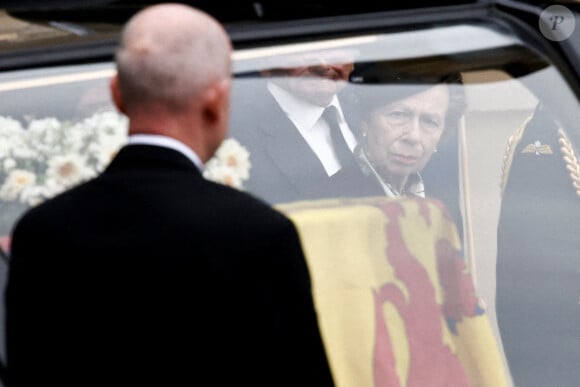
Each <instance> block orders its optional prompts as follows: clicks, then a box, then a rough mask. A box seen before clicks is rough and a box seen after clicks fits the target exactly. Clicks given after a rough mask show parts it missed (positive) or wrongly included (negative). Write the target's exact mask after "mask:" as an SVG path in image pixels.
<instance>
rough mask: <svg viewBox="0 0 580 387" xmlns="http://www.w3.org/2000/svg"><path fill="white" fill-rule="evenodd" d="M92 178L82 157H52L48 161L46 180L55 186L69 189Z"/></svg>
mask: <svg viewBox="0 0 580 387" xmlns="http://www.w3.org/2000/svg"><path fill="white" fill-rule="evenodd" d="M91 176H93V171H92V170H91V168H89V167H88V166H87V164H86V161H85V159H84V157H82V156H81V155H77V154H69V155H64V156H54V157H52V158H51V159H50V160H48V168H47V170H46V178H47V179H48V180H51V179H53V180H54V181H55V182H56V183H57V184H59V185H63V186H65V187H71V186H73V185H76V184H78V183H80V182H82V181H84V180H87V179H88V178H90V177H91Z"/></svg>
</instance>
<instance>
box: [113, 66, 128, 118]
mask: <svg viewBox="0 0 580 387" xmlns="http://www.w3.org/2000/svg"><path fill="white" fill-rule="evenodd" d="M109 88H110V89H111V97H112V98H113V102H114V103H115V106H116V107H117V109H119V111H120V112H121V113H123V114H125V113H126V111H125V104H124V103H123V97H122V96H121V90H120V89H119V77H118V76H117V75H116V74H115V75H114V76H113V78H111V81H110V82H109Z"/></svg>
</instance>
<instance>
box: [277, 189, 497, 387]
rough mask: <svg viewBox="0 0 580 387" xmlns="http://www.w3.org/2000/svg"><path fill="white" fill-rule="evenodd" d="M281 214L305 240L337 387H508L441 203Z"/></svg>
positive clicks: (316, 207)
mask: <svg viewBox="0 0 580 387" xmlns="http://www.w3.org/2000/svg"><path fill="white" fill-rule="evenodd" d="M279 209H280V210H282V211H283V212H285V213H286V214H287V215H288V216H289V217H290V218H291V219H292V220H293V221H294V223H295V224H296V226H297V228H298V231H299V234H300V237H301V239H302V243H303V247H304V250H305V253H306V256H307V260H308V266H309V269H310V272H311V277H312V286H313V295H314V301H315V304H316V309H317V312H318V318H319V323H320V327H321V331H322V336H323V339H324V342H325V346H326V349H327V352H328V357H329V361H330V365H331V368H332V371H333V374H334V378H335V382H336V385H337V386H338V387H387V386H408V387H425V386H490V387H491V386H493V387H500V386H507V385H508V383H507V379H506V372H505V368H504V365H503V360H502V357H501V353H500V351H499V347H498V344H497V342H496V339H495V337H494V335H493V331H492V329H491V325H490V323H489V320H488V317H487V315H486V314H485V312H484V310H483V308H482V307H481V306H480V303H479V299H478V297H477V295H476V294H475V289H474V285H473V281H472V276H471V273H470V272H469V270H468V267H467V266H466V263H465V260H464V258H463V253H462V249H461V242H460V238H459V235H458V234H457V231H456V228H455V225H454V223H453V220H452V219H451V217H450V216H449V215H448V213H447V211H446V209H445V208H444V207H443V205H442V204H440V202H438V201H435V200H431V199H400V200H394V199H385V198H368V199H366V198H365V199H339V200H328V201H326V200H325V201H311V202H298V203H293V204H286V205H281V206H279Z"/></svg>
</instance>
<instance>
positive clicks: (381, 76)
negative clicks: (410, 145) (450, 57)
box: [353, 69, 467, 138]
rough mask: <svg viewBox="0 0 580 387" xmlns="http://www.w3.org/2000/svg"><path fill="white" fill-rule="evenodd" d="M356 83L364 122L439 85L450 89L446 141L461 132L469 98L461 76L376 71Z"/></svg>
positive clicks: (453, 74) (358, 107)
mask: <svg viewBox="0 0 580 387" xmlns="http://www.w3.org/2000/svg"><path fill="white" fill-rule="evenodd" d="M365 76H366V78H365ZM353 83H354V86H353V96H354V98H353V101H354V102H355V104H356V106H357V108H356V111H357V115H358V116H359V119H361V120H364V119H365V117H368V115H369V114H370V113H371V112H372V111H373V110H374V109H376V108H377V107H379V106H384V105H387V104H391V103H393V102H396V101H399V100H402V99H405V98H408V97H410V96H412V95H414V94H417V93H420V92H422V91H425V90H427V89H429V88H431V87H434V86H436V85H447V86H448V91H449V107H448V108H447V114H446V116H445V129H444V132H443V136H442V137H443V138H444V137H447V136H448V135H449V134H450V133H451V132H453V131H455V130H457V128H458V127H459V120H460V119H461V117H463V115H464V114H465V111H466V109H467V98H466V95H465V88H464V87H463V78H462V76H461V73H460V72H452V73H446V74H443V75H440V74H439V75H429V76H426V75H413V74H401V73H396V72H388V71H387V72H382V73H380V72H377V71H376V69H373V72H369V73H367V74H364V76H360V75H359V76H358V78H356V79H355V81H354V82H353Z"/></svg>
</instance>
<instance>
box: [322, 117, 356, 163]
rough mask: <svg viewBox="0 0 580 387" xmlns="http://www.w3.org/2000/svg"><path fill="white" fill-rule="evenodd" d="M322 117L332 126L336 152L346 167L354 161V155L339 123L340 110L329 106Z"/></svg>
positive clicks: (331, 132)
mask: <svg viewBox="0 0 580 387" xmlns="http://www.w3.org/2000/svg"><path fill="white" fill-rule="evenodd" d="M322 117H323V118H324V120H325V121H326V123H327V124H328V126H329V127H330V138H331V140H332V146H333V147H334V152H335V154H336V157H337V158H338V161H339V162H340V165H341V166H342V167H346V166H347V165H349V164H350V163H352V161H353V155H352V152H351V150H350V148H349V147H348V145H347V143H346V140H345V139H344V136H343V135H342V132H341V130H340V126H339V125H338V111H337V110H336V107H334V106H329V107H327V108H326V109H325V110H324V113H322Z"/></svg>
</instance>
